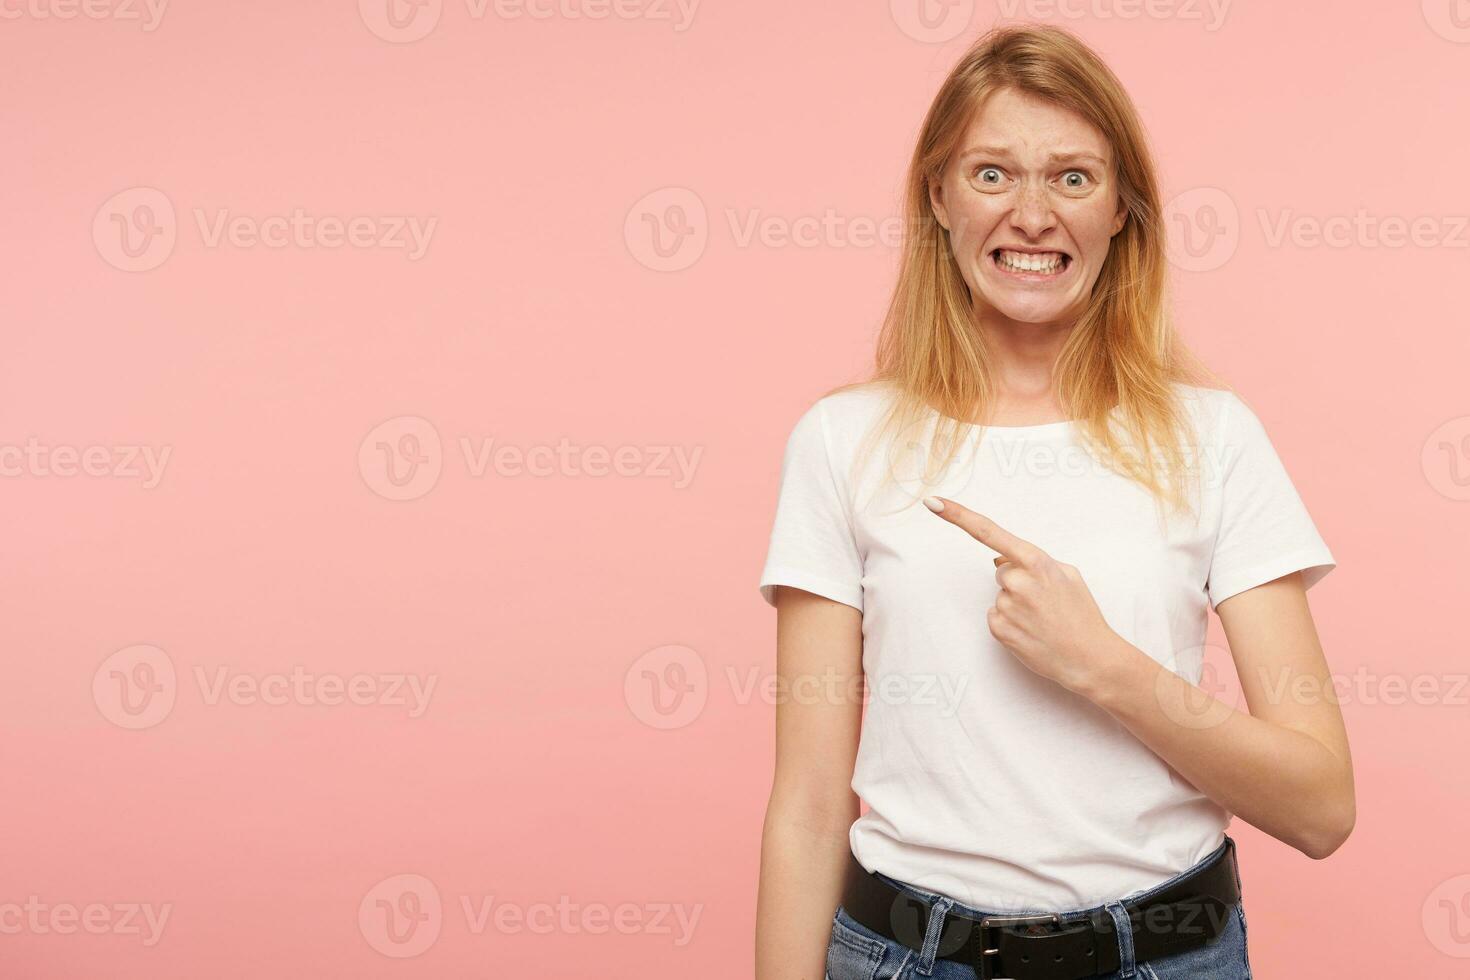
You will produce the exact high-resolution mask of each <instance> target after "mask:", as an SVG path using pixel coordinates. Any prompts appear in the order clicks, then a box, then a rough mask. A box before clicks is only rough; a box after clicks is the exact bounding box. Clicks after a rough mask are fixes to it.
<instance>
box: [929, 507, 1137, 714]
mask: <svg viewBox="0 0 1470 980" xmlns="http://www.w3.org/2000/svg"><path fill="white" fill-rule="evenodd" d="M924 506H926V507H928V508H929V509H930V510H931V511H934V513H936V514H938V515H939V516H940V517H942V518H944V519H945V520H947V521H949V522H950V523H951V524H954V525H956V526H958V527H960V528H961V529H963V530H964V531H966V532H968V533H969V535H970V536H971V537H973V538H974V539H975V540H976V541H979V542H980V543H981V544H983V545H985V546H986V547H988V548H990V549H991V550H993V551H998V552H999V553H1000V555H999V557H997V558H996V559H995V580H996V582H997V583H999V584H1000V594H999V595H998V596H997V597H996V600H995V605H994V606H992V607H991V609H990V611H989V613H988V614H987V620H988V622H989V624H990V633H991V635H992V636H994V637H995V638H996V639H997V640H998V641H1000V642H1001V643H1002V644H1003V645H1005V647H1006V648H1007V649H1009V650H1010V651H1011V652H1012V653H1014V654H1015V655H1016V656H1017V657H1018V658H1019V659H1020V660H1021V662H1022V663H1024V664H1025V665H1026V666H1027V667H1029V668H1031V669H1032V670H1034V671H1035V672H1036V673H1038V674H1040V675H1041V676H1042V677H1046V678H1049V679H1051V680H1053V681H1056V682H1057V683H1058V684H1060V685H1062V686H1063V687H1065V688H1067V689H1068V690H1069V691H1073V692H1075V693H1078V694H1084V695H1086V692H1088V691H1091V690H1093V689H1095V688H1096V686H1097V684H1098V681H1099V678H1100V677H1102V676H1103V675H1104V673H1105V670H1106V667H1107V664H1108V661H1109V659H1110V658H1111V657H1112V656H1114V655H1115V651H1116V650H1117V647H1116V646H1115V644H1116V643H1118V642H1119V641H1121V639H1122V638H1121V637H1119V636H1118V634H1117V633H1115V632H1114V631H1113V629H1112V628H1111V627H1110V626H1108V624H1107V621H1106V620H1105V619H1104V618H1103V614H1102V610H1100V609H1099V608H1098V606H1097V600H1095V599H1094V598H1093V597H1092V592H1091V591H1090V590H1089V589H1088V588H1087V583H1086V582H1084V581H1082V573H1081V572H1079V571H1078V570H1077V569H1076V568H1075V567H1074V566H1072V565H1068V564H1066V563H1065V562H1060V561H1057V560H1056V559H1055V558H1053V557H1052V556H1051V555H1048V554H1047V553H1046V552H1045V551H1042V550H1041V549H1040V548H1038V547H1037V546H1036V545H1034V544H1032V543H1031V542H1029V541H1023V540H1022V539H1021V538H1018V537H1016V536H1015V535H1014V534H1012V533H1010V532H1009V531H1007V530H1005V529H1004V528H1002V527H1001V526H1000V525H998V524H996V523H995V522H994V521H992V520H990V519H989V518H988V517H985V516H983V515H981V514H977V513H975V512H974V511H972V510H970V509H968V508H966V507H963V506H961V505H960V504H957V503H955V502H954V501H953V500H949V499H947V498H943V497H925V498H924Z"/></svg>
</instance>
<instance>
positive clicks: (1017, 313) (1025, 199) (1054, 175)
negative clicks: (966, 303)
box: [929, 88, 1125, 323]
mask: <svg viewBox="0 0 1470 980" xmlns="http://www.w3.org/2000/svg"><path fill="white" fill-rule="evenodd" d="M929 199H930V202H931V203H932V204H933V206H934V213H935V215H936V216H937V217H938V219H939V223H940V224H942V225H943V226H944V227H945V228H947V229H949V238H950V245H951V248H952V250H953V252H954V254H955V258H956V259H957V260H958V262H959V267H960V272H961V274H962V275H963V276H964V278H965V282H967V283H968V284H969V286H970V295H971V296H972V297H973V299H974V302H975V304H976V307H977V311H978V312H980V314H981V315H982V317H984V316H985V315H987V314H988V315H990V316H992V317H993V316H994V315H996V314H999V315H1000V316H1003V317H1006V318H1008V319H1010V320H1013V321H1017V322H1021V323H1056V322H1070V321H1071V320H1072V319H1074V318H1075V317H1076V316H1077V315H1079V314H1080V313H1081V312H1082V311H1083V309H1085V308H1086V305H1087V299H1088V297H1089V296H1091V294H1092V285H1093V283H1095V282H1096V281H1097V277H1098V273H1100V272H1101V271H1102V266H1103V260H1104V259H1106V258H1107V255H1108V246H1109V245H1110V244H1111V243H1112V239H1113V236H1114V235H1116V234H1117V233H1118V232H1119V231H1120V230H1121V229H1122V227H1123V222H1124V218H1125V211H1124V208H1123V205H1122V203H1121V201H1120V200H1119V198H1118V189H1117V185H1116V182H1115V181H1114V179H1113V159H1112V151H1111V149H1110V148H1109V146H1108V143H1107V139H1106V138H1105V137H1104V136H1103V134H1102V133H1101V132H1099V131H1098V130H1097V129H1096V128H1095V127H1094V126H1093V125H1092V124H1091V123H1089V122H1088V121H1087V120H1086V119H1083V118H1082V117H1081V116H1079V115H1077V114H1076V113H1074V112H1072V111H1071V110H1069V109H1064V108H1062V107H1060V106H1057V105H1054V104H1052V103H1050V102H1046V101H1044V100H1042V99H1039V98H1036V97H1035V96H1033V95H1030V94H1027V93H1024V92H1019V91H1017V90H1015V89H1009V88H1006V89H1001V90H999V91H997V92H995V93H994V94H992V95H991V96H990V98H989V99H988V100H987V101H986V102H985V104H984V106H983V107H982V108H981V110H980V111H979V112H977V113H975V115H974V116H973V117H972V119H971V120H970V123H969V126H968V127H967V129H966V130H965V133H964V137H963V138H962V139H961V141H960V143H959V146H958V148H957V150H956V151H955V153H954V154H953V156H952V157H951V158H950V161H949V164H948V166H947V167H946V168H945V171H944V173H943V174H942V175H941V176H940V180H939V181H937V182H934V181H931V182H930V186H929Z"/></svg>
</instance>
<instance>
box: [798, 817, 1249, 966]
mask: <svg viewBox="0 0 1470 980" xmlns="http://www.w3.org/2000/svg"><path fill="white" fill-rule="evenodd" d="M1225 847H1226V845H1225V844H1224V843H1222V844H1221V845H1220V847H1219V848H1218V849H1217V850H1215V851H1214V852H1212V853H1211V854H1209V855H1208V856H1206V857H1204V858H1201V859H1200V862H1199V864H1198V865H1195V867H1196V868H1197V867H1199V866H1200V865H1203V864H1206V863H1208V862H1209V861H1210V859H1211V858H1213V857H1215V856H1217V855H1218V854H1220V852H1221V851H1223V850H1224V849H1225ZM1193 870H1194V868H1190V869H1187V870H1185V871H1181V872H1180V873H1179V874H1177V875H1175V876H1174V877H1173V878H1170V879H1169V880H1168V881H1164V882H1160V883H1159V884H1158V885H1155V886H1154V887H1153V888H1150V889H1148V890H1147V891H1144V892H1139V893H1138V894H1136V895H1129V896H1127V897H1128V899H1129V900H1130V901H1137V900H1139V899H1144V898H1148V897H1149V896H1151V895H1153V894H1155V893H1156V892H1158V891H1160V890H1161V889H1163V888H1165V887H1167V886H1169V885H1172V884H1174V882H1176V881H1178V880H1179V879H1180V878H1183V877H1185V876H1186V875H1188V874H1189V873H1190V871H1193ZM879 877H880V878H882V879H883V880H884V881H886V882H888V883H889V884H891V885H895V886H897V887H899V888H903V889H904V890H905V891H907V892H909V893H910V894H912V895H917V896H919V897H921V898H924V899H925V900H927V901H929V902H932V903H938V904H936V905H934V907H933V909H934V914H932V915H931V916H930V920H931V922H930V930H929V931H930V937H929V939H928V941H926V942H925V943H924V946H925V951H920V950H916V949H910V948H909V947H907V946H905V945H903V944H902V943H899V942H896V941H895V940H892V939H886V938H884V937H883V936H880V935H878V934H877V933H876V932H873V931H872V930H871V929H868V928H867V927H866V926H863V925H861V924H860V923H858V922H856V921H854V920H853V919H852V917H851V916H849V915H848V914H847V912H846V911H845V910H843V909H842V908H840V907H839V908H838V909H837V914H836V915H835V916H833V918H832V938H831V939H830V941H829V942H828V943H827V980H915V978H918V980H975V976H976V974H975V970H974V968H973V967H971V966H967V965H965V964H963V963H957V962H955V961H953V960H942V959H937V958H936V957H935V956H934V950H935V949H936V948H937V946H938V941H939V931H938V930H939V929H941V928H942V927H943V926H942V924H943V920H944V913H945V912H947V911H950V910H953V911H956V912H962V913H964V914H965V915H968V916H970V917H972V918H980V917H982V916H986V915H1000V914H1002V913H1000V912H995V911H992V910H986V909H976V908H971V907H970V906H968V905H961V904H959V903H957V902H955V901H954V900H953V899H950V898H946V897H944V896H942V895H938V894H935V893H934V892H930V891H925V890H924V889H922V888H915V887H914V886H913V885H909V884H906V883H904V882H901V881H898V880H897V879H895V878H890V877H888V876H887V875H883V874H880V875H879ZM1104 912H1105V913H1106V914H1108V915H1110V916H1111V917H1112V919H1113V921H1114V923H1116V924H1117V926H1118V929H1117V931H1116V932H1115V935H1116V936H1117V937H1118V947H1119V949H1118V962H1119V964H1120V966H1119V968H1118V970H1116V971H1114V972H1112V973H1108V974H1105V975H1104V976H1102V977H1101V978H1099V980H1251V967H1250V957H1249V955H1248V954H1247V951H1246V941H1245V906H1244V904H1243V902H1236V903H1235V914H1234V915H1231V916H1227V917H1226V919H1225V929H1224V931H1222V932H1221V933H1220V934H1219V935H1218V936H1216V937H1215V938H1214V939H1213V940H1211V941H1210V942H1209V943H1208V944H1207V945H1204V946H1200V947H1197V948H1195V949H1190V950H1185V951H1184V952H1182V953H1174V954H1172V955H1169V956H1161V957H1159V958H1157V959H1152V960H1147V961H1145V962H1138V961H1137V960H1136V959H1135V958H1134V955H1133V936H1132V932H1131V930H1130V929H1129V928H1127V926H1128V913H1127V912H1125V911H1124V910H1123V903H1122V902H1121V901H1116V902H1109V903H1107V904H1106V905H1098V906H1094V907H1093V908H1090V909H1073V910H1071V911H1068V912H1061V913H1058V914H1059V915H1061V916H1062V919H1063V921H1066V919H1067V918H1068V917H1075V918H1082V917H1084V916H1086V915H1088V914H1090V913H1104Z"/></svg>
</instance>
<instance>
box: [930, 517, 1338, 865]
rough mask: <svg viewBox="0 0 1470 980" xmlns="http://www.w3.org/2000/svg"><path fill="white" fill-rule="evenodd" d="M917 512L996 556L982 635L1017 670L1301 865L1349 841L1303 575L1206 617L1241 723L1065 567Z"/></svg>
mask: <svg viewBox="0 0 1470 980" xmlns="http://www.w3.org/2000/svg"><path fill="white" fill-rule="evenodd" d="M925 503H926V505H928V506H929V508H930V510H933V511H934V512H935V513H936V514H938V515H939V516H940V517H942V518H944V519H945V520H947V521H949V522H950V523H952V524H955V525H958V526H959V527H960V528H962V529H963V530H964V531H966V532H967V533H969V534H970V536H971V537H973V538H975V540H977V541H979V542H980V543H981V544H984V545H985V546H987V547H989V548H991V549H992V550H994V551H996V552H997V553H998V556H997V557H996V559H995V562H996V581H997V582H998V583H999V585H1000V592H999V595H998V596H997V598H996V602H995V606H994V607H992V608H991V609H990V611H989V613H988V617H987V619H988V622H989V626H990V632H991V634H992V635H993V636H994V637H995V638H996V639H997V640H999V641H1000V642H1001V643H1002V644H1004V645H1005V646H1006V648H1007V649H1009V650H1010V651H1011V652H1012V653H1013V654H1015V655H1016V657H1017V658H1018V659H1020V660H1021V662H1022V663H1024V664H1025V665H1026V666H1027V667H1029V668H1031V669H1032V670H1033V671H1035V672H1036V673H1038V674H1040V675H1042V676H1043V677H1048V678H1050V679H1051V680H1054V681H1056V682H1057V683H1058V684H1061V685H1062V686H1063V687H1065V688H1067V689H1068V690H1070V691H1072V692H1074V693H1076V694H1078V695H1080V696H1082V697H1085V698H1087V699H1088V700H1089V701H1092V702H1093V703H1094V704H1096V705H1098V706H1099V707H1101V708H1102V709H1104V710H1105V711H1107V712H1108V713H1109V714H1111V715H1112V716H1113V717H1114V718H1117V719H1118V721H1119V722H1120V723H1121V724H1122V725H1123V726H1124V727H1126V728H1127V729H1128V730H1129V731H1130V732H1132V733H1133V734H1134V735H1135V736H1136V737H1137V738H1138V739H1139V740H1140V741H1142V742H1143V743H1144V744H1145V745H1147V746H1148V747H1149V748H1150V749H1152V750H1153V751H1154V753H1155V754H1156V755H1158V756H1159V757H1160V758H1162V759H1163V760H1164V761H1165V762H1166V763H1168V764H1169V765H1170V766H1172V767H1173V768H1174V770H1175V771H1176V772H1177V773H1179V775H1180V776H1182V777H1183V778H1184V779H1186V780H1188V781H1189V782H1190V783H1191V784H1192V785H1194V786H1195V788H1197V789H1198V790H1199V791H1200V792H1201V793H1204V794H1205V795H1206V796H1208V797H1209V798H1210V799H1212V800H1214V801H1215V802H1216V803H1218V804H1219V805H1220V806H1222V807H1224V808H1225V809H1226V810H1229V811H1230V812H1231V813H1233V814H1235V815H1236V816H1238V817H1240V818H1241V819H1242V820H1245V821H1246V822H1247V823H1249V824H1251V825H1252V826H1255V827H1259V828H1260V829H1261V830H1263V831H1265V832H1266V833H1268V834H1270V835H1271V836H1272V837H1275V838H1276V839H1277V840H1280V841H1283V842H1285V843H1287V844H1290V845H1291V846H1292V847H1295V848H1296V849H1297V850H1299V851H1301V852H1302V853H1303V854H1306V855H1307V856H1308V857H1312V858H1317V859H1321V858H1325V857H1327V856H1328V855H1329V854H1331V853H1332V852H1333V851H1335V850H1337V848H1338V847H1339V846H1341V844H1342V842H1343V841H1345V840H1346V839H1347V837H1348V834H1350V833H1351V832H1352V829H1353V823H1354V821H1355V820H1356V814H1357V811H1356V804H1355V802H1354V794H1353V768H1352V759H1351V757H1350V756H1349V754H1348V742H1347V731H1346V728H1345V726H1344V725H1343V720H1342V712H1341V711H1340V710H1338V705H1337V696H1336V691H1335V690H1334V688H1333V685H1332V677H1331V675H1330V673H1329V672H1328V669H1327V662H1326V659H1325V658H1324V657H1323V655H1322V644H1321V642H1320V641H1319V640H1318V638H1317V628H1316V625H1315V624H1314V623H1313V622H1312V613H1311V610H1310V609H1309V608H1308V607H1307V596H1306V588H1305V587H1304V585H1303V584H1302V580H1301V573H1300V572H1292V573H1291V574H1289V575H1283V576H1281V577H1280V578H1276V579H1273V580H1271V581H1269V582H1265V583H1263V584H1261V585H1257V586H1255V587H1253V588H1249V589H1245V590H1243V591H1240V592H1237V593H1235V594H1234V595H1231V596H1230V597H1228V598H1226V599H1224V600H1222V601H1221V602H1220V604H1219V605H1218V606H1216V607H1215V611H1216V613H1218V614H1219V616H1220V621H1221V623H1223V624H1224V627H1225V636H1226V639H1227V640H1228V641H1229V643H1230V652H1231V655H1232V656H1233V657H1234V658H1235V668H1236V672H1237V673H1238V674H1239V675H1240V683H1241V688H1242V690H1243V691H1244V693H1245V699H1246V704H1247V705H1248V706H1249V708H1250V711H1249V712H1245V711H1240V710H1238V709H1236V708H1233V707H1231V706H1230V705H1228V704H1226V703H1225V702H1224V701H1221V700H1220V699H1219V698H1216V697H1213V696H1211V695H1210V694H1209V693H1207V692H1206V691H1204V690H1203V689H1201V688H1199V687H1197V686H1196V685H1194V684H1191V683H1189V682H1188V681H1186V680H1185V679H1184V678H1182V677H1180V676H1179V675H1178V674H1176V673H1174V671H1172V670H1170V669H1169V668H1167V667H1165V666H1164V665H1163V664H1161V663H1159V662H1158V661H1157V660H1155V659H1153V658H1152V657H1150V656H1149V655H1148V654H1146V653H1144V652H1143V651H1142V650H1140V649H1139V648H1138V647H1136V646H1134V645H1133V644H1131V643H1129V642H1128V641H1127V640H1125V639H1124V638H1123V637H1122V636H1120V635H1118V633H1117V632H1116V631H1114V630H1113V629H1112V628H1111V627H1109V626H1108V624H1107V622H1106V620H1105V619H1104V617H1103V615H1102V612H1101V611H1100V610H1099V609H1098V606H1097V602H1096V600H1094V599H1093V596H1092V593H1091V591H1090V590H1089V589H1088V588H1087V584H1086V583H1085V582H1084V581H1083V580H1082V576H1081V573H1080V572H1078V570H1077V569H1076V568H1075V567H1074V566H1072V565H1068V564H1066V563H1064V562H1059V561H1057V560H1056V559H1054V558H1052V557H1051V556H1050V555H1048V554H1047V553H1046V552H1045V551H1043V550H1042V549H1041V548H1038V547H1037V546H1036V545H1034V544H1032V543H1030V542H1028V541H1025V540H1022V539H1021V538H1018V537H1016V536H1015V535H1014V534H1011V533H1010V532H1009V531H1007V530H1005V529H1004V528H1002V527H1000V526H999V525H997V524H996V523H995V522H994V521H992V520H990V519H989V518H987V517H985V516H984V515H983V514H977V513H975V512H974V511H972V510H969V509H968V508H966V507H964V506H962V505H960V504H957V503H955V502H954V501H952V500H949V499H948V498H943V497H940V498H934V497H930V498H927V499H926V501H925Z"/></svg>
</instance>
